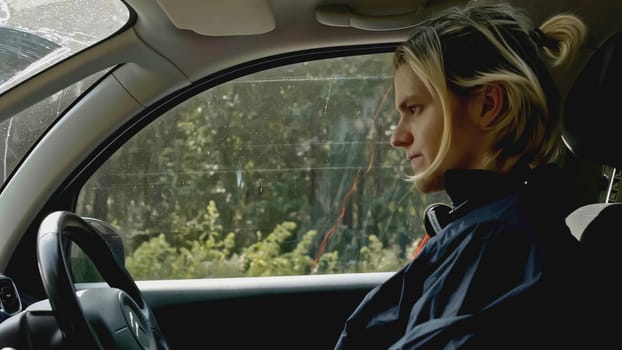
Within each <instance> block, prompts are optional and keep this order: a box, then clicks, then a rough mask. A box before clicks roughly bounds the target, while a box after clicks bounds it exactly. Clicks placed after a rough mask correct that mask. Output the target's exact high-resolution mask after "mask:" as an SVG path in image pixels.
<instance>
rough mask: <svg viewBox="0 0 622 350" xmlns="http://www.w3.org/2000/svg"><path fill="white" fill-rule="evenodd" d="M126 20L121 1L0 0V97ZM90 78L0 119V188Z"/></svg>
mask: <svg viewBox="0 0 622 350" xmlns="http://www.w3.org/2000/svg"><path fill="white" fill-rule="evenodd" d="M128 19H129V11H128V9H127V7H126V6H125V4H124V3H123V2H122V1H121V0H0V96H1V95H2V94H4V93H5V92H6V91H8V90H9V89H11V88H12V87H14V86H16V85H18V84H19V83H21V82H23V81H24V80H26V79H28V78H29V77H32V76H34V75H35V74H37V73H39V72H41V71H42V70H44V69H46V68H47V67H50V66H51V65H54V64H55V63H58V62H59V61H61V60H63V59H65V58H67V57H69V56H71V55H73V54H75V53H77V52H79V51H81V50H84V49H85V48H88V47H90V46H92V45H94V44H96V43H98V42H100V41H102V40H103V39H105V38H107V37H109V36H110V35H112V34H114V33H115V32H116V31H118V30H119V29H120V28H121V27H123V26H124V25H125V24H126V23H127V21H128ZM95 77H96V76H92V77H89V78H87V79H86V80H85V81H82V82H80V83H77V84H74V85H72V86H70V87H67V88H66V89H64V90H62V91H59V92H58V93H56V94H54V95H52V96H49V97H48V98H47V99H44V100H42V101H40V102H39V103H37V105H35V106H33V107H32V108H29V109H26V110H24V111H22V112H20V113H18V114H17V115H14V116H13V117H12V118H9V119H6V120H3V121H0V188H1V187H2V186H1V185H2V184H3V183H4V182H5V181H6V179H7V178H8V176H9V175H10V174H11V173H12V171H13V170H14V168H15V166H16V165H17V164H18V163H19V161H20V160H21V158H22V157H23V156H24V155H25V154H26V153H27V152H28V150H29V149H30V148H31V147H32V146H33V144H34V143H35V142H36V141H37V140H38V139H39V137H40V136H41V134H42V133H43V132H44V131H45V130H46V129H47V128H48V127H49V125H50V124H51V123H52V122H53V121H54V120H56V118H57V117H58V116H59V115H60V113H62V110H63V109H64V108H66V106H68V105H69V104H70V103H71V102H72V101H73V100H74V99H75V98H77V97H78V96H79V95H80V93H81V92H82V91H84V90H85V89H86V88H88V86H89V85H90V84H89V82H92V81H94V78H95Z"/></svg>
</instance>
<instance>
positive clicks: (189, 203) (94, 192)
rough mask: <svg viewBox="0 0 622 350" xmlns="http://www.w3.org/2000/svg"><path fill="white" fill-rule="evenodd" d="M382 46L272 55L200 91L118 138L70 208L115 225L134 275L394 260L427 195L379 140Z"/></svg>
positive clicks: (289, 270) (387, 103) (419, 227)
mask: <svg viewBox="0 0 622 350" xmlns="http://www.w3.org/2000/svg"><path fill="white" fill-rule="evenodd" d="M391 59H392V58H391V54H376V55H365V56H356V57H345V58H336V59H326V60H320V61H313V62H306V63H300V64H294V65H289V66H284V67H279V68H275V69H271V70H267V71H264V72H260V73H256V74H253V75H250V76H246V77H243V78H240V79H237V80H234V81H231V82H228V83H226V84H223V85H221V86H218V87H215V88H213V89H211V90H208V91H205V92H203V93H201V94H199V95H197V96H195V97H193V98H191V99H189V100H187V101H185V102H184V103H182V104H180V105H179V106H177V107H176V108H173V109H171V110H170V111H168V112H167V113H166V114H165V115H163V116H161V117H160V118H159V119H158V120H156V121H155V122H153V123H151V125H149V126H148V127H146V128H145V129H144V130H142V131H141V132H140V133H138V134H137V135H136V136H135V137H134V138H132V139H131V140H130V141H129V142H127V144H125V145H124V146H123V147H122V148H120V149H119V150H118V151H117V152H116V153H115V154H114V155H113V156H112V157H111V158H110V159H109V160H108V161H107V162H105V163H104V164H103V165H102V166H101V168H100V169H99V170H98V171H97V172H96V173H95V174H94V175H93V176H92V178H91V179H90V180H89V181H88V182H87V183H86V185H85V186H84V188H83V190H82V192H81V194H80V197H79V201H78V208H77V211H78V213H79V214H81V215H85V216H89V217H95V218H98V219H102V220H105V221H107V222H109V223H111V224H112V225H113V226H115V227H116V228H117V229H118V230H119V232H121V233H122V235H123V241H124V246H125V257H126V260H125V261H126V265H127V267H128V269H129V271H130V272H131V273H132V275H133V276H134V277H135V278H136V279H139V280H140V279H143V280H144V279H169V278H204V277H224V276H266V275H288V274H311V273H344V272H372V271H394V270H396V269H398V268H399V267H401V266H402V265H403V264H405V263H406V262H407V261H408V260H409V259H411V258H412V256H413V252H414V249H415V248H416V247H417V245H418V243H419V242H420V240H421V238H422V237H423V235H424V229H423V220H422V214H423V211H424V209H425V208H426V207H427V205H428V204H430V203H432V202H438V201H446V197H445V194H444V193H439V194H435V195H429V196H426V195H423V194H420V193H417V192H414V191H412V190H411V187H412V184H411V183H409V182H407V181H405V179H406V176H407V175H408V174H411V173H412V170H411V169H410V165H409V163H408V161H407V160H406V159H405V156H404V154H402V153H401V152H399V151H397V150H394V149H392V148H391V146H390V145H389V139H390V134H391V125H392V124H393V123H394V122H395V121H396V118H397V113H396V112H395V111H394V97H393V93H392V86H393V69H392V63H391Z"/></svg>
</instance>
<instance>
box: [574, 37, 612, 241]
mask: <svg viewBox="0 0 622 350" xmlns="http://www.w3.org/2000/svg"><path fill="white" fill-rule="evenodd" d="M621 89H622V31H620V32H618V33H616V34H614V35H613V36H611V37H610V38H609V39H608V40H606V41H605V42H604V43H603V44H602V45H601V46H600V47H599V48H598V49H597V50H596V52H595V53H594V54H593V55H592V57H591V58H590V59H589V61H588V62H587V63H586V65H585V66H584V67H583V70H582V71H581V73H580V74H579V76H578V77H577V79H576V80H575V82H574V84H573V86H572V88H571V89H570V91H569V93H568V96H567V97H566V102H565V105H564V116H563V133H562V134H563V139H564V143H565V144H566V146H567V147H568V148H569V149H570V150H571V151H572V152H573V153H574V154H575V155H576V156H578V157H580V158H583V159H586V160H589V161H593V162H596V163H598V164H602V165H607V166H610V167H613V168H614V171H613V174H615V173H616V172H615V169H616V168H617V169H622V152H621V151H620V150H621V149H622V143H621V142H620V141H621V140H622V138H621V137H620V136H621V134H620V133H621V132H622V129H621V128H620V126H621V125H622V100H621V98H622V95H621V94H620V91H621ZM611 180H614V176H613V175H612V179H611ZM618 185H619V183H618ZM610 190H611V188H610ZM615 190H617V189H615ZM614 202H615V198H609V196H607V200H605V203H594V204H589V205H586V206H583V207H580V208H578V209H577V210H575V211H574V212H573V213H571V214H570V215H569V216H568V218H567V219H566V223H567V224H568V226H569V228H570V229H571V231H572V232H573V235H575V237H577V238H578V239H580V240H581V241H584V240H586V237H585V235H586V234H587V233H588V232H589V234H590V235H592V234H594V235H599V236H600V235H602V236H605V235H609V234H613V233H615V232H614V231H613V228H615V227H618V225H619V223H618V222H617V220H616V222H607V223H606V225H603V222H602V220H612V219H614V218H615V215H613V216H612V215H610V214H609V215H601V213H602V211H603V209H604V208H605V207H607V206H611V205H615V206H616V207H619V208H617V209H608V211H611V210H615V211H619V212H620V218H621V219H622V204H614ZM595 220H598V221H599V222H594V221H595ZM592 224H594V226H598V227H603V226H608V227H610V228H611V229H610V230H606V231H607V232H601V231H603V230H595V229H594V228H593V227H592V228H590V225H592ZM601 238H605V237H601ZM587 239H588V240H589V241H590V242H591V241H592V239H591V238H587ZM596 241H598V240H596ZM588 244H590V245H591V244H592V243H588ZM588 248H589V247H588Z"/></svg>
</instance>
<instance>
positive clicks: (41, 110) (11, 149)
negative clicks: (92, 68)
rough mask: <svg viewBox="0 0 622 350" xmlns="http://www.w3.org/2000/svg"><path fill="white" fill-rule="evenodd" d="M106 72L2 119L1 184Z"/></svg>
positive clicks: (90, 77)
mask: <svg viewBox="0 0 622 350" xmlns="http://www.w3.org/2000/svg"><path fill="white" fill-rule="evenodd" d="M105 72H106V71H101V72H98V73H96V74H93V75H91V76H89V77H87V78H85V79H82V80H81V81H79V82H77V83H75V84H73V85H70V86H68V87H67V88H65V89H63V90H61V91H59V92H57V93H55V94H53V95H51V96H49V97H47V98H45V99H43V100H41V101H39V102H38V103H36V104H34V105H32V106H31V107H29V108H27V109H25V110H23V111H21V112H20V113H17V114H16V115H14V116H13V117H11V118H9V119H7V120H5V121H2V122H0V185H2V183H4V182H5V181H6V180H7V179H8V177H9V175H11V173H12V172H13V170H14V169H15V167H16V166H17V164H18V163H19V162H20V161H21V159H22V158H23V157H24V156H25V155H26V153H27V152H28V151H29V150H30V148H31V147H32V146H33V145H34V144H35V142H36V141H37V140H38V139H39V138H40V137H41V135H42V134H43V133H44V132H45V130H47V128H49V126H50V125H51V124H52V123H53V122H54V121H55V120H56V119H57V118H58V117H59V116H60V114H61V113H62V112H63V111H64V110H65V108H67V107H68V106H69V105H70V104H71V103H73V101H75V100H76V99H77V98H78V97H79V96H80V95H81V94H82V93H83V92H84V91H85V90H86V89H88V88H89V87H90V86H91V85H92V84H93V83H94V82H96V81H97V79H99V78H100V77H101V76H103V74H105Z"/></svg>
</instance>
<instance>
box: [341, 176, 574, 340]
mask: <svg viewBox="0 0 622 350" xmlns="http://www.w3.org/2000/svg"><path fill="white" fill-rule="evenodd" d="M445 179H446V181H445V184H446V191H447V193H448V194H449V196H450V198H451V199H452V202H453V204H454V209H453V211H452V212H451V214H450V217H451V222H450V223H449V224H448V225H447V226H445V227H444V228H443V229H442V231H441V232H440V233H439V234H437V235H436V236H434V237H432V238H431V239H430V240H429V241H428V242H427V243H426V245H425V246H424V248H423V249H422V250H421V252H420V253H419V255H417V257H416V258H415V259H414V260H413V261H412V262H410V263H409V264H407V265H406V266H405V267H403V268H402V269H401V270H400V271H398V272H397V273H396V274H395V275H393V276H392V277H391V278H390V279H389V280H388V281H387V282H385V283H384V284H382V285H380V286H378V287H376V288H375V289H373V290H372V291H371V292H369V293H368V295H367V296H366V297H365V298H364V300H363V301H362V302H361V303H360V305H359V306H358V307H357V308H356V309H355V311H354V312H353V313H352V315H351V316H350V317H349V318H348V320H347V321H346V324H345V327H344V329H343V331H342V333H341V336H340V337H339V339H338V341H337V344H336V346H335V349H336V350H347V349H392V350H397V349H509V348H512V349H534V348H538V349H540V348H545V349H548V348H555V349H568V348H582V345H580V344H582V343H581V341H582V338H581V336H580V335H581V333H580V332H579V331H580V325H581V323H580V322H585V320H582V319H581V315H582V311H581V310H580V308H578V307H577V305H579V304H580V303H579V301H580V298H581V293H582V291H581V288H583V286H582V285H581V279H580V278H579V277H578V276H580V273H582V272H580V268H581V261H580V250H579V242H578V241H577V240H576V239H575V238H574V237H573V236H572V235H571V233H570V231H569V230H568V228H567V226H566V225H565V221H564V219H565V216H566V215H567V214H568V213H569V210H568V209H570V208H569V207H566V205H567V204H569V202H568V201H566V200H564V192H565V191H567V190H568V189H567V188H565V186H564V181H562V179H563V177H562V176H561V173H560V172H559V169H557V168H556V167H554V166H543V167H540V168H537V169H535V170H529V169H527V168H524V169H522V168H521V169H520V170H516V171H513V172H512V173H510V174H508V175H500V174H497V173H493V172H488V171H482V170H459V171H449V172H447V174H446V176H445Z"/></svg>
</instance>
